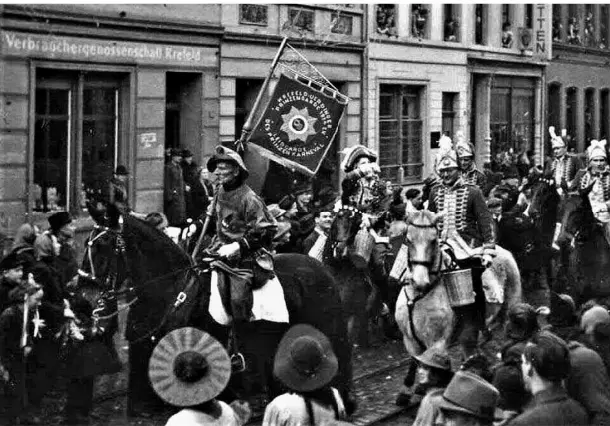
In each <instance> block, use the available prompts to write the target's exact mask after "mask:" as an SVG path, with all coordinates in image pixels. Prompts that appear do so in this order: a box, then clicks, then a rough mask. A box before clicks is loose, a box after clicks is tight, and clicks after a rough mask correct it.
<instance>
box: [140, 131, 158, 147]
mask: <svg viewBox="0 0 610 426" xmlns="http://www.w3.org/2000/svg"><path fill="white" fill-rule="evenodd" d="M156 143H157V134H156V133H142V134H141V135H140V144H141V145H142V147H143V148H151V147H152V145H153V144H156Z"/></svg>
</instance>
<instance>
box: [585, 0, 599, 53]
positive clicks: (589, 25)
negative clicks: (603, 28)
mask: <svg viewBox="0 0 610 426" xmlns="http://www.w3.org/2000/svg"><path fill="white" fill-rule="evenodd" d="M594 19H595V18H594V17H593V5H592V4H586V5H585V28H584V44H585V46H589V47H596V40H595V26H594Z"/></svg>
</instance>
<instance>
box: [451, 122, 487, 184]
mask: <svg viewBox="0 0 610 426" xmlns="http://www.w3.org/2000/svg"><path fill="white" fill-rule="evenodd" d="M455 139H456V144H455V150H456V151H457V155H458V157H459V159H460V170H461V171H462V179H464V183H466V184H468V185H474V186H476V187H478V188H479V189H480V190H481V191H484V190H485V189H486V188H487V177H486V176H485V174H484V173H482V172H481V171H479V169H477V165H476V164H475V162H474V145H473V144H472V143H470V142H468V141H467V140H466V138H465V137H464V134H463V133H462V132H458V133H457V134H456V136H455Z"/></svg>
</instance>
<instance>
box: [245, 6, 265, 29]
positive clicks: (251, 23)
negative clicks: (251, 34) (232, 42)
mask: <svg viewBox="0 0 610 426" xmlns="http://www.w3.org/2000/svg"><path fill="white" fill-rule="evenodd" d="M238 6H239V10H238V15H237V20H238V23H239V25H255V26H258V27H268V26H269V5H266V4H250V3H240V4H239V5H238ZM242 6H261V7H264V8H265V22H255V21H248V20H246V19H244V14H243V10H242Z"/></svg>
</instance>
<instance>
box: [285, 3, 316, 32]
mask: <svg viewBox="0 0 610 426" xmlns="http://www.w3.org/2000/svg"><path fill="white" fill-rule="evenodd" d="M288 20H289V21H290V26H291V28H293V29H295V30H300V31H306V32H310V33H313V32H314V27H315V25H314V12H313V10H307V9H297V8H290V9H288Z"/></svg>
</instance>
